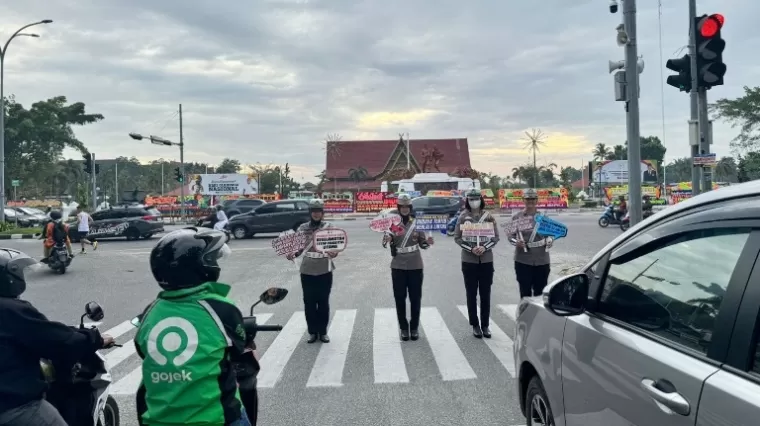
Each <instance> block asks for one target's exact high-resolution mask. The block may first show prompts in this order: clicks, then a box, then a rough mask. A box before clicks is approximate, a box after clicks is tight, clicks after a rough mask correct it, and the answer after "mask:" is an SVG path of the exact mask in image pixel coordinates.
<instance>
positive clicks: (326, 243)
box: [314, 228, 348, 253]
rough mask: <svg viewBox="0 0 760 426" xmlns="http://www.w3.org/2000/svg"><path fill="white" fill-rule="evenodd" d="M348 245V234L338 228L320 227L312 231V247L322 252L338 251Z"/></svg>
mask: <svg viewBox="0 0 760 426" xmlns="http://www.w3.org/2000/svg"><path fill="white" fill-rule="evenodd" d="M347 246H348V234H347V233H346V231H344V230H342V229H338V228H328V229H320V230H319V231H317V232H315V233H314V249H315V250H317V251H319V252H322V253H338V252H341V251H343V250H345V249H346V247H347Z"/></svg>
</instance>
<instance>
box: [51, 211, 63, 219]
mask: <svg viewBox="0 0 760 426" xmlns="http://www.w3.org/2000/svg"><path fill="white" fill-rule="evenodd" d="M61 217H63V216H61V212H59V211H58V210H53V211H52V212H50V218H51V219H53V220H60V219H61Z"/></svg>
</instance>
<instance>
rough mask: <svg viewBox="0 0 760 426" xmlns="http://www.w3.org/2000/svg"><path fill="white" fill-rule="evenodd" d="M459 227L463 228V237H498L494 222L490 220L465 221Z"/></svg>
mask: <svg viewBox="0 0 760 426" xmlns="http://www.w3.org/2000/svg"><path fill="white" fill-rule="evenodd" d="M459 229H461V230H462V236H463V237H485V238H494V237H496V230H495V229H493V224H492V223H490V222H485V223H472V222H468V223H463V224H461V225H459Z"/></svg>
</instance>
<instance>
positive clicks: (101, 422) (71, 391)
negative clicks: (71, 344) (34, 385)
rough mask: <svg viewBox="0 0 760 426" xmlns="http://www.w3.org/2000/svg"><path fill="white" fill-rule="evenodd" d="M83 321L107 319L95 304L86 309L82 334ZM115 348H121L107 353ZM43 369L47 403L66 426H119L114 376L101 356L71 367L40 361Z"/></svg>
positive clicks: (89, 304) (72, 364) (46, 360)
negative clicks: (113, 388) (114, 396)
mask: <svg viewBox="0 0 760 426" xmlns="http://www.w3.org/2000/svg"><path fill="white" fill-rule="evenodd" d="M84 317H87V318H89V319H90V320H92V321H100V320H102V319H103V317H104V314H103V308H101V307H100V305H98V304H97V303H96V302H89V303H88V304H87V305H85V313H84V315H82V316H81V317H80V319H79V329H80V330H84V329H85V325H84ZM92 328H95V326H92ZM112 347H121V345H118V344H115V343H114V344H112V345H110V346H109V347H108V348H104V349H109V348H112ZM40 369H41V370H42V376H43V377H44V379H45V381H46V382H47V383H48V385H49V390H48V391H47V393H46V394H45V399H46V400H47V401H48V402H50V403H51V404H52V405H53V406H54V407H55V408H56V409H57V410H58V412H59V413H61V416H62V417H63V419H64V420H65V421H66V423H67V424H70V425H72V426H73V425H77V426H78V425H92V426H119V405H118V404H117V403H116V400H115V399H114V398H113V396H111V395H110V387H111V383H112V382H113V380H112V378H111V372H110V370H109V368H108V365H107V364H106V361H105V358H104V357H103V355H101V354H100V352H93V353H91V354H88V355H86V356H84V357H83V358H82V359H79V360H76V361H73V362H69V363H61V362H53V361H51V360H48V359H41V360H40Z"/></svg>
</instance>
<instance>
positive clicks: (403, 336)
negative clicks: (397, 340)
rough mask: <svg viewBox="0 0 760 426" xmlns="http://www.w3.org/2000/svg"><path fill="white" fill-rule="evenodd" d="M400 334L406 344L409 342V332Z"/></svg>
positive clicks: (405, 331) (404, 331) (403, 331)
mask: <svg viewBox="0 0 760 426" xmlns="http://www.w3.org/2000/svg"><path fill="white" fill-rule="evenodd" d="M399 334H400V335H401V340H403V341H405V342H406V341H407V340H409V330H401V332H400V333H399Z"/></svg>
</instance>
